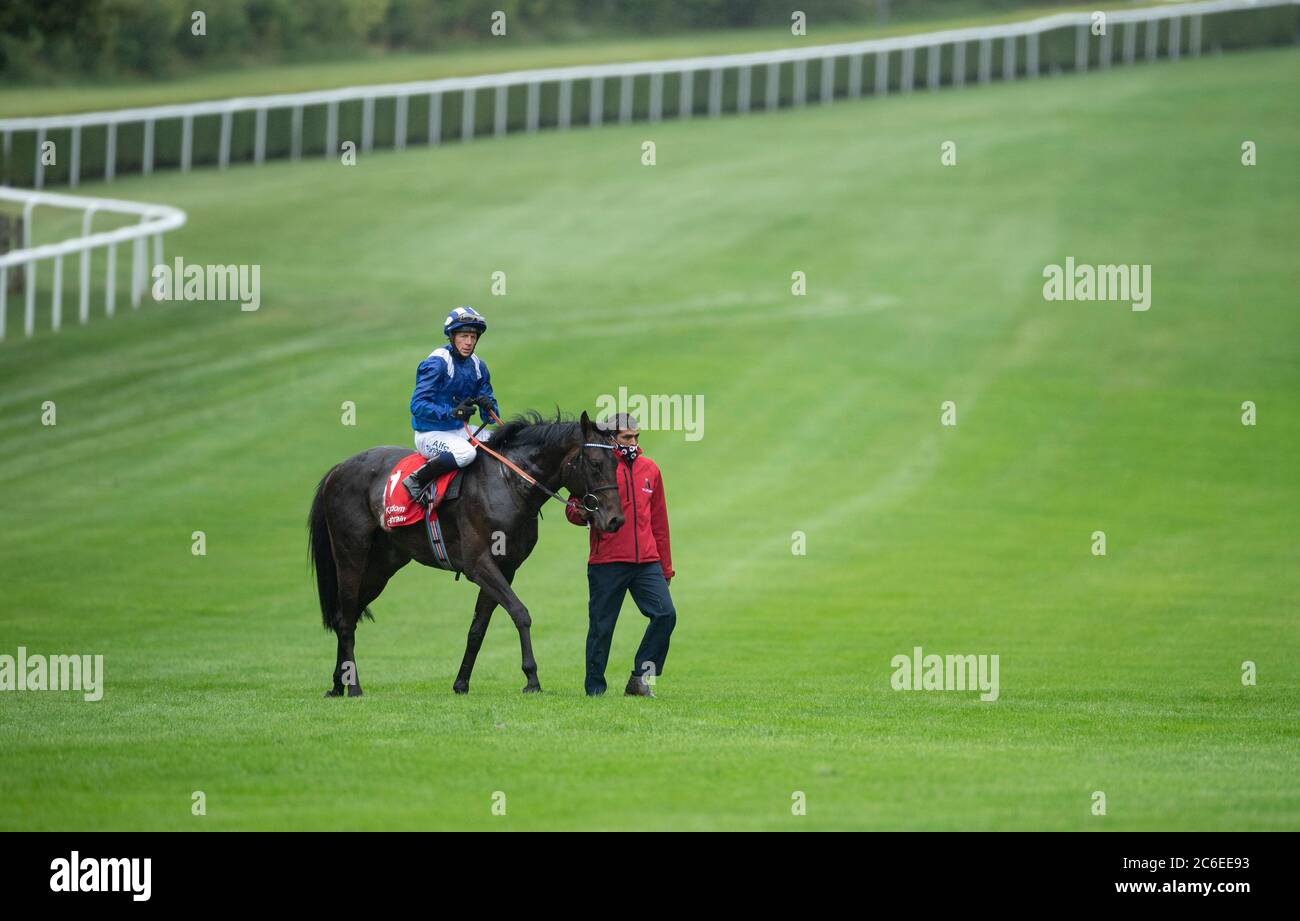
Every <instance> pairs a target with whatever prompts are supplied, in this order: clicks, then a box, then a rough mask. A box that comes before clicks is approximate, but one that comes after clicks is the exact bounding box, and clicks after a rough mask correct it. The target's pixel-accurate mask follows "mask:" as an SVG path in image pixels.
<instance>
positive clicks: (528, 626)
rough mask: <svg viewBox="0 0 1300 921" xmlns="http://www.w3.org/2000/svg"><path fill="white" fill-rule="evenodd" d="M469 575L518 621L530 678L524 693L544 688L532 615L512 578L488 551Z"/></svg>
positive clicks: (524, 668)
mask: <svg viewBox="0 0 1300 921" xmlns="http://www.w3.org/2000/svg"><path fill="white" fill-rule="evenodd" d="M469 576H470V577H471V578H472V579H473V580H474V581H475V582H476V583H478V586H479V588H480V589H481V590H482V591H483V592H485V593H487V595H488V597H489V598H491V599H492V600H494V601H495V602H496V603H497V604H499V605H501V607H503V608H505V609H506V613H507V614H509V615H510V619H511V620H513V621H514V622H515V629H517V630H518V631H519V651H520V655H521V658H522V663H521V665H522V668H523V671H524V677H525V678H527V679H528V683H527V684H525V685H524V693H525V694H530V693H535V692H537V691H540V690H541V689H542V686H541V685H540V684H538V683H537V661H536V660H535V659H534V658H533V640H532V632H531V630H532V626H533V619H532V618H531V617H529V616H528V608H526V607H524V603H523V602H522V601H520V600H519V596H518V595H516V594H515V592H514V589H512V588H511V587H510V580H509V579H507V578H506V577H505V574H504V573H502V572H501V568H500V567H499V566H498V565H497V562H496V560H495V559H494V558H493V557H492V554H490V553H488V552H486V551H485V552H484V553H483V554H481V555H480V556H479V558H478V561H477V564H476V565H475V567H474V572H472V573H469ZM476 611H477V609H476ZM476 620H477V614H476ZM466 653H467V654H468V650H466Z"/></svg>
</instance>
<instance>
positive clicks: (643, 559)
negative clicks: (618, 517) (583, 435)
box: [564, 454, 673, 579]
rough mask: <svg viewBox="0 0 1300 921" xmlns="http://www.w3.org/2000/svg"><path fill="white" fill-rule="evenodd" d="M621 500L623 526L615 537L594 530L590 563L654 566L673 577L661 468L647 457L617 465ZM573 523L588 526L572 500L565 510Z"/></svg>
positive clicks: (641, 456)
mask: <svg viewBox="0 0 1300 921" xmlns="http://www.w3.org/2000/svg"><path fill="white" fill-rule="evenodd" d="M617 480H618V498H619V500H620V501H621V502H622V503H623V526H622V527H621V528H619V529H618V530H617V531H615V532H614V533H613V534H608V533H606V532H604V531H598V530H596V529H595V528H593V529H592V530H591V555H590V556H588V557H587V562H588V563H652V562H655V561H656V560H657V561H658V562H659V565H660V566H662V567H663V571H664V578H665V579H671V578H672V577H673V556H672V549H671V548H670V547H669V545H668V505H667V504H666V503H665V501H664V480H663V476H662V475H661V474H660V473H659V465H658V464H656V463H655V462H654V461H652V460H651V459H650V458H648V457H646V456H645V455H644V454H640V455H638V456H637V459H636V460H634V461H633V462H632V463H631V464H630V465H629V464H628V463H627V461H624V460H620V461H619V462H618V474H617ZM564 514H565V516H566V517H567V518H568V519H569V521H571V522H572V523H573V524H577V525H585V524H586V523H587V522H586V521H585V520H583V517H582V506H581V505H580V504H579V502H578V500H577V499H570V500H569V504H568V507H567V508H565V510H564Z"/></svg>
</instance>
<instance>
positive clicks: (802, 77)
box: [794, 59, 808, 108]
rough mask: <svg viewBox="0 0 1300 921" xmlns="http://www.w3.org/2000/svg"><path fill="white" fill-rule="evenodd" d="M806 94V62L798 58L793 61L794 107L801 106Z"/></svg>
mask: <svg viewBox="0 0 1300 921" xmlns="http://www.w3.org/2000/svg"><path fill="white" fill-rule="evenodd" d="M807 95H808V62H807V61H805V60H802V59H800V60H798V61H795V62H794V105H795V108H798V107H799V106H802V105H803V104H804V102H805V101H806V100H807Z"/></svg>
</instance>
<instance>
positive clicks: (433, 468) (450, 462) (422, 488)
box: [402, 451, 457, 505]
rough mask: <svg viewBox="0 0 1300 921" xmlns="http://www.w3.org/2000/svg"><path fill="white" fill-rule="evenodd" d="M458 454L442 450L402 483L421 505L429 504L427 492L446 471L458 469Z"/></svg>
mask: <svg viewBox="0 0 1300 921" xmlns="http://www.w3.org/2000/svg"><path fill="white" fill-rule="evenodd" d="M456 466H457V464H456V456H455V455H454V454H452V453H451V452H450V451H440V452H439V453H437V454H435V455H434V456H433V457H431V458H429V460H428V461H427V462H426V463H425V464H424V466H422V467H421V468H420V469H418V470H416V471H415V472H414V473H412V474H411V475H410V476H408V477H407V478H406V479H404V480H402V485H403V486H405V487H406V491H407V492H409V493H410V494H411V498H412V499H413V500H414V501H416V502H418V503H419V504H420V505H428V504H429V498H430V497H429V496H427V495H426V493H427V492H428V490H429V487H430V486H431V485H432V484H433V482H434V481H435V480H437V479H438V477H440V476H442V475H443V474H444V473H449V472H450V471H452V470H455V469H456Z"/></svg>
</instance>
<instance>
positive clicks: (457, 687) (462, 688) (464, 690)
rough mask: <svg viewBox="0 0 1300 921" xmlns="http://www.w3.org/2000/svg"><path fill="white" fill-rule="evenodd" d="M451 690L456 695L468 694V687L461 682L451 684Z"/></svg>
mask: <svg viewBox="0 0 1300 921" xmlns="http://www.w3.org/2000/svg"><path fill="white" fill-rule="evenodd" d="M451 689H452V690H453V691H455V692H456V693H457V694H468V693H469V685H468V684H465V683H464V682H461V681H457V682H456V683H455V684H453V685H452V686H451Z"/></svg>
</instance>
